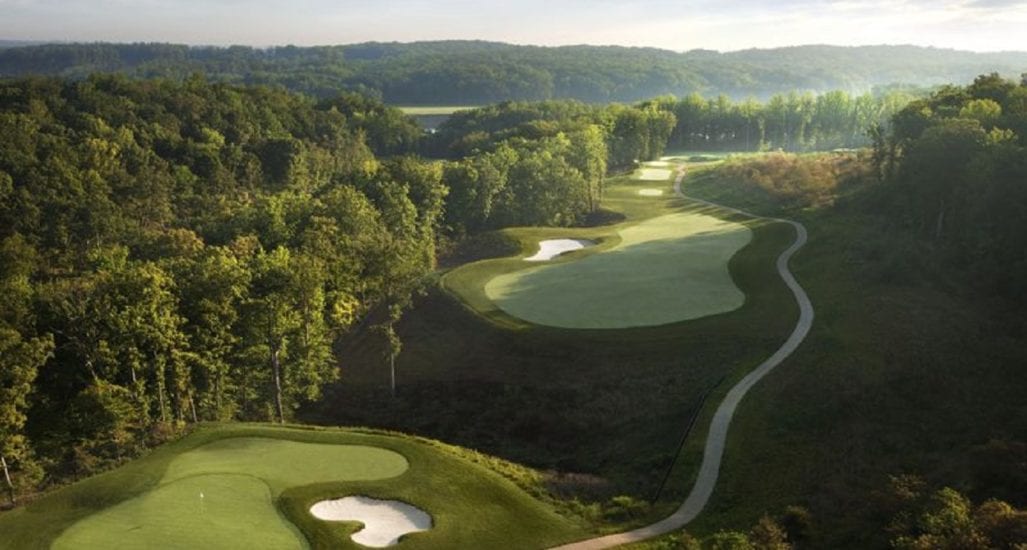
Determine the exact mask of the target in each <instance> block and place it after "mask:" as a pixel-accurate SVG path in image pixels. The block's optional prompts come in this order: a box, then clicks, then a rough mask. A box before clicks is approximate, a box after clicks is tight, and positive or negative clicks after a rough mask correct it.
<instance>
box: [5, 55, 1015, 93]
mask: <svg viewBox="0 0 1027 550" xmlns="http://www.w3.org/2000/svg"><path fill="white" fill-rule="evenodd" d="M98 71H100V72H123V73H126V74H128V75H131V76H134V77H153V76H165V77H173V78H183V77H186V76H188V75H190V74H192V73H203V74H205V75H207V77H208V78H210V79H213V80H219V81H229V82H238V83H260V84H277V85H281V86H284V87H286V88H289V89H292V90H296V91H301V92H305V93H308V94H311V95H315V96H325V95H330V94H334V93H336V92H337V91H339V90H341V89H349V90H358V91H364V92H370V93H372V94H374V95H379V96H381V97H382V98H383V99H384V100H385V101H387V102H389V103H395V104H411V105H431V104H437V105H453V104H460V105H466V104H480V103H491V102H496V101H502V100H539V99H551V98H574V99H579V100H582V101H588V102H608V101H636V100H640V99H645V98H649V97H653V96H656V95H663V94H674V95H677V96H683V95H687V94H689V93H692V92H698V93H701V94H703V95H717V94H726V95H728V96H731V97H733V98H745V97H755V98H760V99H765V98H767V97H769V96H771V95H773V94H776V93H783V92H789V91H793V90H799V91H813V92H821V91H827V90H835V89H840V90H846V91H850V92H863V91H869V90H871V89H873V88H875V87H881V86H889V85H895V84H901V85H912V86H936V85H939V84H946V83H956V84H963V83H967V82H969V81H971V80H972V79H973V78H974V77H975V76H977V75H979V74H982V73H990V72H998V73H1001V74H1002V75H1004V76H1006V77H1011V78H1019V77H1020V75H1021V74H1022V73H1025V72H1027V52H999V53H974V52H967V51H958V50H947V49H936V48H923V47H917V46H861V47H839V46H796V47H788V48H775V49H765V50H760V49H753V50H742V51H735V52H727V53H719V52H715V51H709V50H693V51H689V52H685V53H678V52H672V51H669V50H660V49H655V48H627V47H619V46H562V47H540V46H516V45H510V44H503V43H497V42H481V41H440V42H414V43H376V42H370V43H363V44H352V45H343V46H318V47H295V46H283V47H274V48H267V49H258V48H250V47H245V46H231V47H208V46H203V47H195V46H185V45H175V44H156V43H152V44H142V43H140V44H105V43H95V44H44V45H36V46H27V47H18V48H7V49H0V76H8V77H9V76H21V75H28V74H44V75H60V76H67V77H73V78H80V77H84V76H86V75H88V74H89V73H93V72H98Z"/></svg>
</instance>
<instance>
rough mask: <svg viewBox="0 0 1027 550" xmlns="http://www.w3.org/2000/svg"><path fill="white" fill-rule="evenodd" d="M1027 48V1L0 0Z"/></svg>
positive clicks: (255, 29) (154, 31)
mask: <svg viewBox="0 0 1027 550" xmlns="http://www.w3.org/2000/svg"><path fill="white" fill-rule="evenodd" d="M452 38H466V39H486V40H496V41H503V42H513V43H519V44H543V45H560V44H620V45H627V46H655V47H660V48H666V49H671V50H690V49H694V48H707V49H715V50H737V49H743V48H750V47H774V46H786V45H795V44H839V45H859V44H917V45H924V46H938V47H948V48H959V49H970V50H978V51H995V50H1027V0H890V1H882V0H869V1H862V0H820V1H816V0H781V1H774V2H767V1H760V0H742V1H735V2H731V1H712V0H680V1H676V2H675V1H670V0H638V1H632V0H590V1H585V0H519V1H490V0H475V1H470V0H378V1H373V0H292V1H271V0H0V39H44V40H75V41H111V42H134V41H160V42H183V43H189V44H219V45H220V44H250V45H256V46H267V45H278V44H296V45H314V44H344V43H352V42H364V41H371V40H377V41H393V40H397V41H413V40H434V39H452Z"/></svg>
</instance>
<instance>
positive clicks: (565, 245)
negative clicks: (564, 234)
mask: <svg viewBox="0 0 1027 550" xmlns="http://www.w3.org/2000/svg"><path fill="white" fill-rule="evenodd" d="M595 244H596V243H595V241H590V240H588V239H549V240H547V241H540V242H539V243H538V252H536V253H535V255H534V256H531V257H528V258H524V261H526V262H545V261H549V260H552V259H553V258H555V257H557V256H559V255H560V254H563V253H566V252H570V251H572V250H581V249H582V248H586V247H589V246H595Z"/></svg>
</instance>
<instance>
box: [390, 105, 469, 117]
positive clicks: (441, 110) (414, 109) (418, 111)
mask: <svg viewBox="0 0 1027 550" xmlns="http://www.w3.org/2000/svg"><path fill="white" fill-rule="evenodd" d="M396 108H397V109H399V110H400V111H403V112H404V113H406V114H407V115H410V116H440V115H451V114H453V113H456V112H460V111H469V110H471V109H477V108H478V106H477V105H437V106H432V105H427V106H426V105H413V106H397V107H396Z"/></svg>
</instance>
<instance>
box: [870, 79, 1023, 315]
mask: <svg viewBox="0 0 1027 550" xmlns="http://www.w3.org/2000/svg"><path fill="white" fill-rule="evenodd" d="M873 165H874V169H875V171H876V172H877V174H878V175H879V177H881V178H882V179H883V180H884V181H885V182H886V183H888V184H890V185H888V186H886V187H885V190H886V191H882V196H881V197H880V201H881V204H882V206H883V207H884V208H887V209H888V210H889V211H890V212H892V213H893V219H894V220H895V223H896V224H897V226H898V227H901V228H902V229H905V230H907V231H910V232H913V233H914V234H916V235H918V236H919V237H921V238H925V239H929V240H931V241H932V242H933V243H934V244H935V246H936V247H937V249H938V251H939V253H941V254H943V255H944V259H945V261H947V262H952V263H954V264H955V265H958V266H959V267H960V268H963V269H969V270H972V271H973V272H974V273H976V274H977V276H978V277H979V278H980V284H981V285H982V287H983V288H986V289H992V290H994V291H997V292H998V293H1000V294H1002V295H1004V296H1007V297H1009V298H1012V299H1014V300H1015V301H1016V303H1019V304H1023V303H1024V302H1025V301H1027V285H1025V283H1024V281H1027V77H1024V78H1023V80H1022V81H1020V82H1015V81H1010V80H1006V79H1003V78H1002V77H1000V76H999V75H997V74H991V75H986V76H980V77H978V78H977V79H976V80H974V82H973V84H971V85H969V86H966V87H954V86H953V87H946V88H944V89H942V90H940V91H939V92H937V93H935V94H932V95H931V96H930V97H928V98H925V99H922V100H918V101H915V102H913V103H911V104H910V105H908V106H906V107H905V108H904V109H902V110H901V111H900V112H899V113H898V114H897V115H896V116H895V117H894V119H893V122H892V128H891V131H890V132H887V133H885V132H881V133H880V135H879V137H878V138H877V139H875V145H874V149H873Z"/></svg>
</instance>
